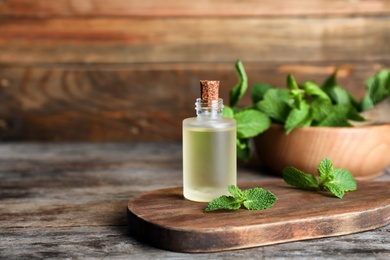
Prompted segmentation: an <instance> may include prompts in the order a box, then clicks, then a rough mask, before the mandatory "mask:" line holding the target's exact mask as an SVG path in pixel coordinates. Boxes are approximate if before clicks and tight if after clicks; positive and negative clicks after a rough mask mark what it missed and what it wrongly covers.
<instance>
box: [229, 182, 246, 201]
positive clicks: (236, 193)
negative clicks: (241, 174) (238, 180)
mask: <svg viewBox="0 0 390 260" xmlns="http://www.w3.org/2000/svg"><path fill="white" fill-rule="evenodd" d="M228 191H229V192H230V194H232V195H233V197H235V198H239V199H244V194H243V193H242V191H241V189H240V188H238V187H237V186H235V185H229V187H228Z"/></svg>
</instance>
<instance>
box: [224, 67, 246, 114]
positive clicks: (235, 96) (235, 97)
mask: <svg viewBox="0 0 390 260" xmlns="http://www.w3.org/2000/svg"><path fill="white" fill-rule="evenodd" d="M236 72H237V75H238V83H237V84H236V86H234V87H233V88H232V90H231V91H230V103H229V104H230V106H231V107H235V106H236V105H237V104H238V102H239V101H240V99H241V98H242V97H243V96H244V94H245V92H246V90H247V88H248V78H247V75H246V73H245V69H244V65H243V64H242V62H241V61H240V60H238V61H237V62H236Z"/></svg>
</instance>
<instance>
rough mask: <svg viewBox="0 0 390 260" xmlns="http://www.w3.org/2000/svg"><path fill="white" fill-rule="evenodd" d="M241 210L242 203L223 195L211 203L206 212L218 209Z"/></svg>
mask: <svg viewBox="0 0 390 260" xmlns="http://www.w3.org/2000/svg"><path fill="white" fill-rule="evenodd" d="M239 208H241V202H240V201H237V199H235V198H234V197H231V196H225V195H223V196H221V197H219V198H216V199H213V200H212V201H210V202H209V203H208V206H207V208H206V209H205V211H214V210H218V209H227V210H237V209H239Z"/></svg>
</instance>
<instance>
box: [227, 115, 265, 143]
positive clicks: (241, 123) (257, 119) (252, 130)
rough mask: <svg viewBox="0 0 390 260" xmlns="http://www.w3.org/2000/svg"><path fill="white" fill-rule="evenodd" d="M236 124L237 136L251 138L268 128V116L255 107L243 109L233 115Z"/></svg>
mask: <svg viewBox="0 0 390 260" xmlns="http://www.w3.org/2000/svg"><path fill="white" fill-rule="evenodd" d="M234 118H235V119H236V124H237V138H251V137H254V136H256V135H258V134H260V133H262V132H264V131H265V130H267V129H268V128H269V126H270V125H271V120H270V119H269V117H268V116H267V115H266V114H264V113H262V112H260V111H258V110H255V109H244V110H241V111H239V112H238V113H236V114H235V115H234Z"/></svg>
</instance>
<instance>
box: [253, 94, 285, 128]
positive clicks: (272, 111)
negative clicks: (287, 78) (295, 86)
mask: <svg viewBox="0 0 390 260" xmlns="http://www.w3.org/2000/svg"><path fill="white" fill-rule="evenodd" d="M255 106H256V108H257V109H258V110H260V111H262V112H264V113H265V114H267V115H268V116H269V117H270V118H272V119H274V120H275V121H277V122H284V121H285V120H286V118H287V116H288V113H289V112H290V110H291V108H290V106H289V94H288V91H287V90H285V89H277V88H271V89H269V90H267V91H266V92H265V94H264V97H263V100H261V101H259V102H257V103H256V104H255Z"/></svg>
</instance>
